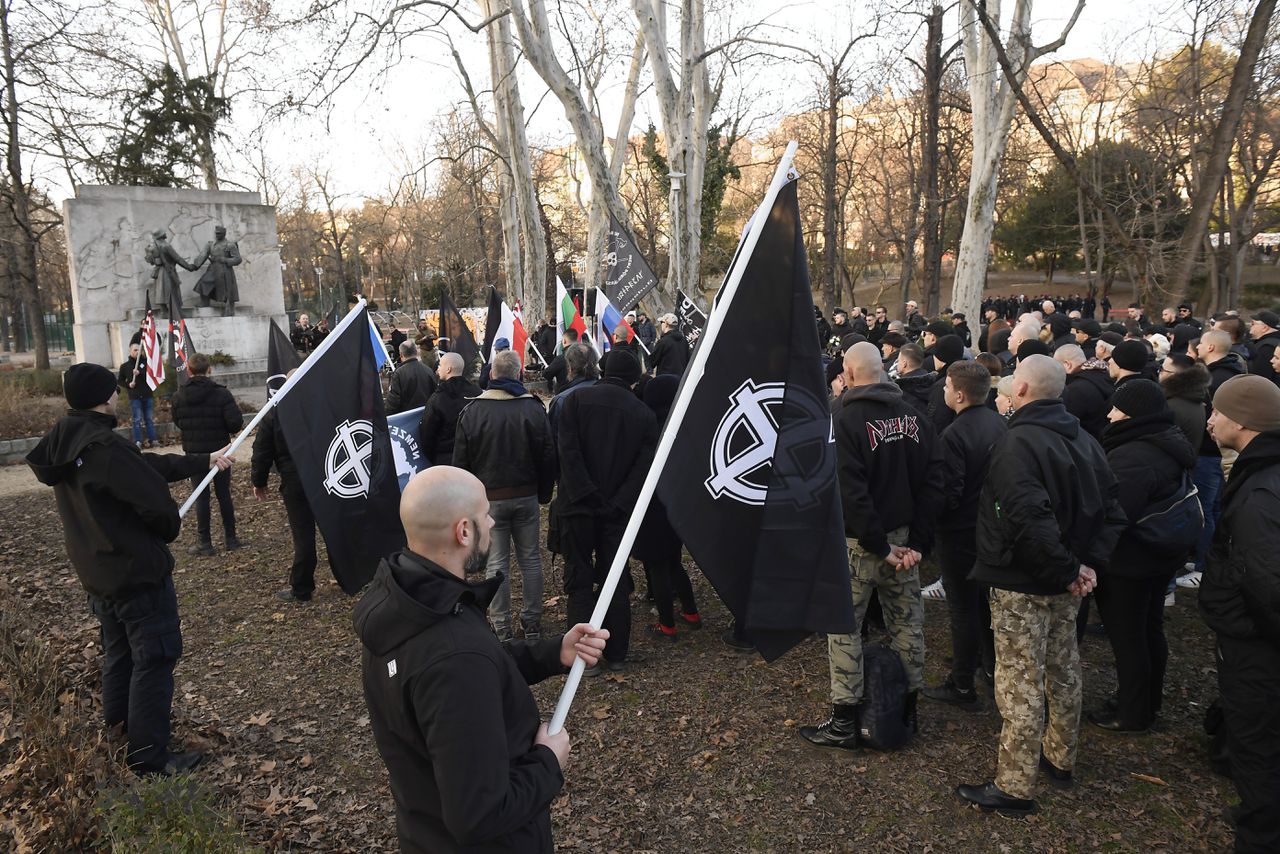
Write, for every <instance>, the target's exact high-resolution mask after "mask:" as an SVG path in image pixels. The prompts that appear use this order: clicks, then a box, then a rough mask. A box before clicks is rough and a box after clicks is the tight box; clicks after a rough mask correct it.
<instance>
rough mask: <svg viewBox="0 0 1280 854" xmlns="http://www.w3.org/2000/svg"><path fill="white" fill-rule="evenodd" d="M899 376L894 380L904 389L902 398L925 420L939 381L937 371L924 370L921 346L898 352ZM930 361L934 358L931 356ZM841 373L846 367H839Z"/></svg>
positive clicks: (904, 345) (909, 347)
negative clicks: (930, 399) (935, 386)
mask: <svg viewBox="0 0 1280 854" xmlns="http://www.w3.org/2000/svg"><path fill="white" fill-rule="evenodd" d="M897 356H898V361H897V366H898V376H897V377H896V378H895V379H894V380H893V381H894V382H895V383H897V384H898V388H900V389H902V397H903V399H904V400H906V402H907V403H909V404H910V405H911V406H912V407H913V408H914V409H915V410H916V411H917V412H919V413H920V414H921V415H923V416H924V417H925V418H928V417H929V393H930V392H931V391H932V390H933V384H934V383H935V382H937V380H938V373H937V372H936V371H930V370H926V369H925V368H924V364H923V363H924V358H925V356H924V350H923V349H922V348H921V347H920V345H919V344H903V345H902V347H901V349H899V350H898V352H897ZM929 358H930V359H932V358H933V357H932V356H930V357H929ZM839 367H840V370H841V372H843V371H844V365H843V364H841V365H839Z"/></svg>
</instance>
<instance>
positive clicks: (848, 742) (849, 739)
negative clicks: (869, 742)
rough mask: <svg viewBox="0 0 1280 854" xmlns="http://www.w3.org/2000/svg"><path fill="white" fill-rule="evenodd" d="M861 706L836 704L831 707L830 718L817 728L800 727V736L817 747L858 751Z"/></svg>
mask: <svg viewBox="0 0 1280 854" xmlns="http://www.w3.org/2000/svg"><path fill="white" fill-rule="evenodd" d="M861 716H862V705H861V704H858V705H856V706H846V705H841V704H839V703H837V704H836V705H834V706H832V707H831V717H829V718H827V720H826V722H824V723H821V724H819V725H818V726H806V727H800V736H801V737H802V738H804V740H805V741H807V742H809V743H810V744H815V745H817V746H818V747H835V748H839V749H840V750H857V749H858V721H859V719H860V718H861Z"/></svg>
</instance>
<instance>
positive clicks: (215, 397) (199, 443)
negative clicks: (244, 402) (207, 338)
mask: <svg viewBox="0 0 1280 854" xmlns="http://www.w3.org/2000/svg"><path fill="white" fill-rule="evenodd" d="M173 423H174V424H176V425H178V429H179V430H181V431H182V450H184V451H186V452H187V453H188V454H208V453H212V452H213V451H216V450H219V449H220V448H223V447H225V446H226V444H227V443H228V442H230V441H231V434H232V433H234V432H236V431H237V430H239V429H240V428H241V427H242V426H244V414H243V413H242V412H241V411H240V405H239V404H237V403H236V399H235V398H234V397H233V396H232V395H231V392H230V391H228V390H227V389H226V388H224V387H223V386H220V385H218V384H217V383H216V382H214V381H213V378H212V377H208V376H199V377H192V378H191V382H189V383H187V384H186V385H184V386H182V387H181V388H179V389H178V390H177V391H176V392H174V395H173Z"/></svg>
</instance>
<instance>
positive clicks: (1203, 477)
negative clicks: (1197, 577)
mask: <svg viewBox="0 0 1280 854" xmlns="http://www.w3.org/2000/svg"><path fill="white" fill-rule="evenodd" d="M1191 479H1192V481H1194V483H1195V485H1196V489H1197V490H1198V491H1199V492H1200V509H1201V510H1203V511H1204V530H1202V531H1201V532H1200V542H1199V543H1198V544H1196V570H1197V571H1198V572H1203V571H1204V559H1205V555H1207V554H1209V545H1210V544H1211V543H1212V542H1213V530H1214V528H1216V527H1217V526H1218V515H1219V514H1220V513H1221V512H1222V487H1223V486H1224V485H1225V483H1226V478H1224V477H1223V476H1222V458H1221V457H1197V458H1196V467H1195V471H1194V472H1193V473H1192V476H1191Z"/></svg>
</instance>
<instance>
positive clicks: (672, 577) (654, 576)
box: [644, 557, 698, 628]
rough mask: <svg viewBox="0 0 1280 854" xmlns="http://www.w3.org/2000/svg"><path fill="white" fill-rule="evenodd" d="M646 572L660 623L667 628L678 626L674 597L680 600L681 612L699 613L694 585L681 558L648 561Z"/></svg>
mask: <svg viewBox="0 0 1280 854" xmlns="http://www.w3.org/2000/svg"><path fill="white" fill-rule="evenodd" d="M644 572H645V575H646V576H647V577H648V579H649V585H650V591H649V592H650V593H652V594H653V604H654V605H655V606H656V607H657V609H658V622H660V623H662V625H664V626H666V627H667V628H671V627H672V626H674V625H675V624H676V613H675V608H674V607H673V599H674V597H679V599H680V610H682V611H684V612H685V613H686V614H696V613H698V602H697V600H696V599H694V598H693V584H692V583H691V582H690V581H689V573H688V571H687V570H685V568H684V562H683V561H681V560H680V558H679V557H676V558H663V559H661V560H646V561H645V562H644Z"/></svg>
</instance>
